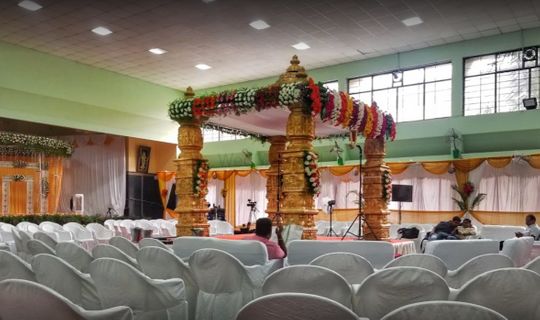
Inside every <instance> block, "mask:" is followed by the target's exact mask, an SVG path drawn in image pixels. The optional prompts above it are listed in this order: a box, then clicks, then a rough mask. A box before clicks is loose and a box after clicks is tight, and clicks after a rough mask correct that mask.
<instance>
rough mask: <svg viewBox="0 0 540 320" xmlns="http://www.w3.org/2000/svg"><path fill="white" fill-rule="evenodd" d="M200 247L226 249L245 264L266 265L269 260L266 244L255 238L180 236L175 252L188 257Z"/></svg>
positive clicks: (181, 256) (176, 240) (174, 246)
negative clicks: (228, 238) (232, 238)
mask: <svg viewBox="0 0 540 320" xmlns="http://www.w3.org/2000/svg"><path fill="white" fill-rule="evenodd" d="M199 249H216V250H221V251H225V252H227V253H229V254H231V255H233V256H234V257H236V258H237V259H238V260H240V261H241V262H242V263H243V264H244V265H246V266H251V265H264V264H266V263H267V262H268V252H267V251H266V246H265V245H264V244H262V243H261V242H259V241H255V240H223V239H215V238H208V237H180V238H177V239H175V240H174V242H173V250H174V253H175V254H176V255H177V256H179V257H180V258H187V257H189V256H191V254H192V253H193V252H195V251H197V250H199Z"/></svg>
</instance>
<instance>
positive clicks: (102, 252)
mask: <svg viewBox="0 0 540 320" xmlns="http://www.w3.org/2000/svg"><path fill="white" fill-rule="evenodd" d="M92 256H93V257H94V259H97V258H112V259H116V260H120V261H123V262H125V263H127V264H129V265H130V266H132V267H134V268H135V269H139V264H138V263H137V260H135V259H133V258H132V257H130V256H128V255H127V254H125V253H124V252H123V251H122V250H120V249H118V248H116V247H113V246H111V245H110V244H98V245H97V246H96V247H95V248H94V250H92Z"/></svg>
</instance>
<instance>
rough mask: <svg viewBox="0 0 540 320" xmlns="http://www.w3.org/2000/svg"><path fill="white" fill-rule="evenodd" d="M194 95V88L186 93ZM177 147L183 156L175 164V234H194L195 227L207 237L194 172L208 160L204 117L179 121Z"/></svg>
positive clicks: (203, 202)
mask: <svg viewBox="0 0 540 320" xmlns="http://www.w3.org/2000/svg"><path fill="white" fill-rule="evenodd" d="M194 95H195V94H194V93H193V90H192V89H191V87H188V88H187V90H186V93H185V97H186V98H190V97H193V96H194ZM179 124H180V128H179V129H178V147H179V148H180V155H179V157H178V159H177V160H175V163H176V196H177V199H178V204H177V205H176V209H174V211H175V212H176V213H177V216H178V224H177V225H176V234H177V235H178V236H190V235H192V229H202V235H204V236H208V220H207V212H208V207H207V203H206V200H205V199H204V196H205V195H204V194H201V193H199V194H196V193H195V192H194V186H193V184H194V179H193V175H194V173H195V172H194V171H195V170H197V163H198V162H199V161H201V160H202V161H203V162H207V161H208V160H206V159H203V156H202V154H201V150H202V147H203V137H202V131H201V124H202V120H201V119H192V120H188V121H179Z"/></svg>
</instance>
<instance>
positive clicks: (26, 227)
mask: <svg viewBox="0 0 540 320" xmlns="http://www.w3.org/2000/svg"><path fill="white" fill-rule="evenodd" d="M17 229H19V230H21V231H25V232H28V233H29V234H31V235H32V234H34V233H35V232H38V231H39V230H40V229H39V226H38V225H37V224H35V223H33V222H28V221H22V222H19V223H18V224H17Z"/></svg>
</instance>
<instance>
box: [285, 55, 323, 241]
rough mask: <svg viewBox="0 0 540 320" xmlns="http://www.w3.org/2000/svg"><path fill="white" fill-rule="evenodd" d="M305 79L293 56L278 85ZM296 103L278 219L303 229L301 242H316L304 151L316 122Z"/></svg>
mask: <svg viewBox="0 0 540 320" xmlns="http://www.w3.org/2000/svg"><path fill="white" fill-rule="evenodd" d="M306 79H307V75H306V72H305V70H304V68H303V67H302V66H300V61H299V60H298V57H297V56H296V55H295V56H293V58H292V60H291V66H290V67H289V68H287V72H286V73H284V74H282V75H281V76H280V78H279V81H278V84H282V83H292V82H300V81H306ZM302 103H303V102H299V103H296V104H294V105H291V106H289V109H290V111H291V114H290V115H289V119H288V120H287V141H288V144H287V147H286V150H285V151H284V152H283V153H282V159H283V188H282V189H283V194H284V197H283V205H282V208H281V218H282V220H283V223H284V224H297V225H301V226H302V227H303V228H304V233H303V235H302V238H303V239H316V237H317V230H316V229H315V222H314V215H316V214H317V212H318V211H317V210H316V209H315V202H314V199H313V197H314V196H313V195H312V194H310V192H309V189H308V186H307V181H306V177H305V175H304V151H313V145H312V144H311V142H312V141H313V139H314V138H315V121H314V119H313V117H312V116H311V114H305V113H304V112H303V110H302Z"/></svg>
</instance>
